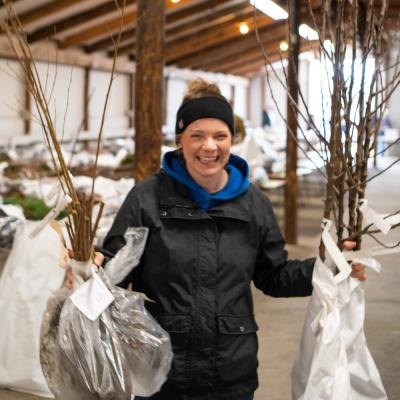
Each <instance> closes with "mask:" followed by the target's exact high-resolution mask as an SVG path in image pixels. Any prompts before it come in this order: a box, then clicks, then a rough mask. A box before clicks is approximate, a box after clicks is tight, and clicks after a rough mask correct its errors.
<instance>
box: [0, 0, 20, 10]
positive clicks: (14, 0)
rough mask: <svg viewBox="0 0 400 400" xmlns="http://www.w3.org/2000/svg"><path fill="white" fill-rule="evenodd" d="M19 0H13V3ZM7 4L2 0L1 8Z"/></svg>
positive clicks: (0, 0)
mask: <svg viewBox="0 0 400 400" xmlns="http://www.w3.org/2000/svg"><path fill="white" fill-rule="evenodd" d="M18 1H19V0H13V1H12V3H17V2H18ZM4 6H5V4H4V1H3V0H0V8H3V7H4Z"/></svg>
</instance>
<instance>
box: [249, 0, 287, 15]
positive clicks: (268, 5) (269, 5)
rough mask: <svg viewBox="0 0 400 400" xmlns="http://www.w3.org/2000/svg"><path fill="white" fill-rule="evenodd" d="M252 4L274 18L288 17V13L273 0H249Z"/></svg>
mask: <svg viewBox="0 0 400 400" xmlns="http://www.w3.org/2000/svg"><path fill="white" fill-rule="evenodd" d="M249 1H250V4H251V5H253V6H255V7H256V8H258V9H259V10H260V11H262V12H263V13H264V14H266V15H268V16H269V17H271V18H272V19H287V18H288V13H287V12H286V10H284V9H283V8H282V7H280V6H278V4H275V3H274V2H273V1H272V0H249Z"/></svg>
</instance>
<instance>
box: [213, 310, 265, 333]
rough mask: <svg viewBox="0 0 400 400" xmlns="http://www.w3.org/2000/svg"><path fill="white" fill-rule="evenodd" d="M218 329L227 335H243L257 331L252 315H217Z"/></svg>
mask: <svg viewBox="0 0 400 400" xmlns="http://www.w3.org/2000/svg"><path fill="white" fill-rule="evenodd" d="M218 330H219V332H220V333H224V334H227V335H245V334H247V333H255V332H257V331H258V325H257V323H256V321H255V319H254V316H253V315H246V316H233V315H219V316H218Z"/></svg>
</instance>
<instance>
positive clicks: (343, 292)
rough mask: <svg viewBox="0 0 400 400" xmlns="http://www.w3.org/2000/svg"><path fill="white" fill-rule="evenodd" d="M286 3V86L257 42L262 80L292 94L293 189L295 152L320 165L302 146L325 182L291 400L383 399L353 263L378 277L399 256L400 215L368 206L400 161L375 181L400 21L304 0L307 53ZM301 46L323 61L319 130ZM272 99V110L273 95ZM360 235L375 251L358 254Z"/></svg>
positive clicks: (377, 5)
mask: <svg viewBox="0 0 400 400" xmlns="http://www.w3.org/2000/svg"><path fill="white" fill-rule="evenodd" d="M288 3H289V31H290V32H289V59H288V66H287V67H286V66H285V65H284V63H283V60H282V58H281V65H282V70H283V78H281V75H280V74H279V72H278V71H277V68H276V64H275V65H274V64H273V63H272V61H271V60H272V59H271V55H270V54H268V53H267V52H266V51H265V49H264V48H263V46H262V43H261V41H260V39H259V36H258V42H259V44H260V45H261V48H262V50H263V54H264V58H265V66H266V72H267V79H266V80H267V83H268V85H269V87H270V89H271V79H272V76H274V78H275V79H276V80H278V82H279V83H280V84H281V86H282V88H283V89H284V91H285V92H286V93H287V98H288V104H287V114H286V116H285V115H284V114H285V113H284V112H282V110H280V109H279V107H278V106H277V109H278V112H279V113H280V115H281V117H282V118H283V119H284V121H285V123H286V126H287V132H288V146H290V147H291V148H292V149H294V150H295V151H293V153H292V155H293V157H292V158H291V159H288V160H287V163H288V164H290V163H294V165H291V167H292V168H287V176H289V184H292V185H293V183H294V185H293V186H295V185H296V180H295V179H294V180H293V179H292V178H293V175H294V177H295V176H296V172H295V171H296V159H297V157H296V150H297V149H300V150H301V151H303V152H304V155H305V156H306V157H307V158H309V160H310V161H311V162H314V161H313V158H312V157H310V155H309V153H307V151H306V149H305V148H304V147H307V148H308V149H311V150H312V152H313V154H314V155H316V156H317V157H319V158H320V160H321V161H322V164H323V165H324V167H325V168H318V166H317V165H315V166H316V168H317V169H318V171H319V172H320V174H321V175H322V176H323V178H324V179H325V181H326V197H325V199H324V204H325V206H324V213H323V222H322V228H323V232H322V235H321V241H320V246H319V257H317V259H316V262H315V266H314V272H313V279H312V283H313V287H314V290H313V294H312V298H311V301H310V304H309V306H308V309H307V313H306V318H305V324H304V328H303V335H302V338H301V342H300V346H299V351H298V355H297V357H296V360H295V364H294V368H293V373H292V395H293V399H294V400H300V399H301V400H314V399H316V398H318V399H322V398H323V399H325V400H336V399H339V398H340V399H350V398H351V399H359V400H366V399H368V400H387V395H386V392H385V389H384V387H383V383H382V380H381V378H380V375H379V372H378V369H377V367H376V365H375V363H374V360H373V358H372V356H371V354H370V352H369V350H368V347H367V342H366V337H365V333H364V308H365V302H364V298H365V293H364V285H363V284H362V282H360V281H359V280H357V279H354V278H352V277H351V276H350V274H351V272H352V269H351V267H350V265H349V263H348V261H349V260H353V262H355V263H358V264H359V263H361V264H364V265H366V266H369V267H371V268H373V269H375V270H376V271H379V269H380V264H379V262H378V261H377V260H375V259H374V258H373V257H374V256H377V255H381V254H386V253H394V252H399V251H400V247H399V244H400V242H395V243H390V242H389V239H387V238H384V239H382V236H383V237H385V235H387V234H388V233H389V231H390V230H392V229H394V228H396V227H398V226H399V225H400V210H391V211H390V212H387V213H386V214H379V213H377V212H376V211H374V210H373V209H372V208H370V205H369V204H368V200H367V199H366V195H367V190H366V189H367V186H368V184H369V182H370V181H371V180H372V179H374V178H376V177H377V176H379V175H380V174H382V173H384V172H385V171H386V170H387V169H389V168H390V167H392V166H393V165H394V164H395V163H397V162H398V161H399V160H400V159H399V158H397V159H395V160H393V161H391V163H390V164H389V165H388V166H387V167H385V168H383V169H382V170H381V171H379V172H375V174H373V175H372V176H370V175H369V169H368V167H369V165H370V164H371V162H372V160H373V158H374V157H376V155H377V154H378V150H377V141H378V133H379V130H380V125H381V122H382V119H383V116H384V114H385V112H386V109H387V107H388V102H389V99H390V96H391V95H392V94H393V92H394V90H395V89H396V88H398V86H399V83H400V70H399V65H400V51H399V48H398V44H397V45H396V44H395V42H394V41H393V40H394V39H395V37H394V38H393V39H391V38H390V35H389V32H390V29H388V28H390V26H392V27H393V26H398V18H396V20H395V21H393V20H391V19H390V16H389V15H388V4H389V2H388V1H386V0H380V1H374V0H366V1H363V0H351V1H350V0H318V1H312V0H306V1H305V3H306V5H307V8H308V11H309V17H308V21H311V22H312V25H313V28H314V30H315V31H316V33H317V37H316V38H315V39H314V42H309V43H308V44H307V43H304V42H303V44H301V43H300V36H299V32H298V25H299V24H298V22H299V19H300V15H299V11H298V7H297V5H296V2H295V1H294V0H289V2H288ZM301 45H302V46H303V48H307V47H308V49H309V50H310V51H311V52H312V53H313V54H314V58H315V59H316V60H319V62H320V74H321V82H325V88H326V90H325V91H324V87H323V86H322V87H321V112H320V113H319V114H320V115H321V121H322V123H321V124H319V123H318V122H316V121H315V115H313V114H314V110H315V109H314V110H313V111H311V106H312V104H308V103H307V101H306V97H305V96H304V95H303V93H302V91H301V90H300V88H301V83H300V81H299V79H298V53H299V49H300V47H301ZM393 56H394V58H393ZM271 95H272V97H273V99H274V101H275V98H274V93H273V92H272V91H271ZM275 105H277V103H276V101H275ZM326 122H328V123H326ZM306 126H307V127H310V128H311V130H312V132H313V134H314V135H315V137H316V138H317V141H316V142H315V143H314V142H311V141H310V140H309V135H308V132H306V129H305V127H306ZM298 135H299V136H301V137H298ZM300 139H302V140H300ZM399 140H400V139H398V140H397V141H395V142H393V143H391V144H390V145H388V146H386V148H384V149H383V150H381V152H384V151H386V150H387V149H388V148H389V147H390V146H393V145H394V144H396V143H398V142H399ZM301 141H303V142H305V143H306V146H304V145H302V144H301V143H300V142H301ZM293 160H295V161H294V162H293ZM290 181H291V182H290ZM382 205H383V206H384V204H382ZM331 228H332V229H331ZM331 231H332V232H331ZM363 235H368V236H370V237H371V238H372V239H373V240H374V241H375V242H376V243H377V245H376V246H374V247H370V248H368V247H367V248H364V249H361V239H362V237H363ZM345 241H355V242H356V248H355V250H356V251H354V252H345V251H342V250H343V244H344V242H345Z"/></svg>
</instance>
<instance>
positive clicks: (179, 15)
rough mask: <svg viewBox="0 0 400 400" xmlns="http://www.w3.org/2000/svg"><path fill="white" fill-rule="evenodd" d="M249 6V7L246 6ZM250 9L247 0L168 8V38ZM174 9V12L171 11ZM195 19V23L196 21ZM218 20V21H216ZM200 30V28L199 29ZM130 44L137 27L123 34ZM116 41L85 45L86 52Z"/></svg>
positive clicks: (103, 48)
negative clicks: (180, 8)
mask: <svg viewBox="0 0 400 400" xmlns="http://www.w3.org/2000/svg"><path fill="white" fill-rule="evenodd" d="M246 6H247V7H246ZM246 8H247V9H249V6H248V2H247V1H243V0H240V1H237V0H234V1H230V2H229V1H228V2H225V3H222V4H221V2H220V1H219V2H218V1H216V0H209V1H206V2H203V3H199V4H196V5H194V6H192V7H191V8H186V9H184V10H167V13H166V40H167V41H168V40H170V39H169V38H170V36H173V35H176V34H179V35H183V36H184V35H185V34H187V32H189V33H190V31H191V30H192V29H197V27H204V25H205V24H207V23H208V26H210V27H211V26H212V25H213V24H214V25H217V24H218V23H219V22H220V21H219V20H218V19H219V18H222V17H224V16H227V15H229V14H231V13H235V12H239V11H240V10H243V9H246ZM171 11H173V12H171ZM194 21H195V23H194ZM215 21H218V22H215ZM199 30H200V29H199ZM127 41H129V44H132V46H134V44H133V43H134V42H135V28H131V29H128V30H125V31H124V32H123V34H122V36H121V41H120V43H121V45H126V44H128V43H126V42H127ZM114 42H115V37H113V36H112V37H107V38H104V39H101V40H99V41H97V42H95V43H93V44H91V45H89V46H86V47H85V50H86V52H88V53H93V52H95V51H102V50H107V49H110V48H111V47H112V46H113V45H114Z"/></svg>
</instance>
